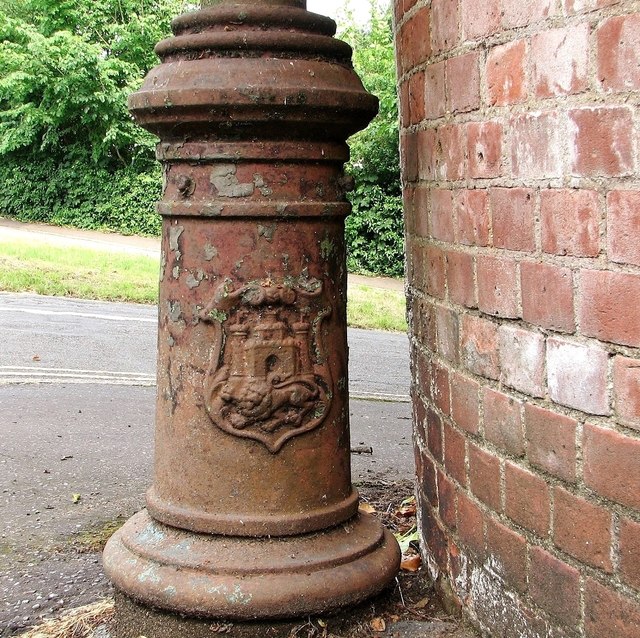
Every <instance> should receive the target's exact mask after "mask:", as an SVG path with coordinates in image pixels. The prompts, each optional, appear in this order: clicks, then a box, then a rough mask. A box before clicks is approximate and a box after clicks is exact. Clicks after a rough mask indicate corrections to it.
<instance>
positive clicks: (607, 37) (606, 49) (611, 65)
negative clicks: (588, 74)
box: [596, 13, 640, 91]
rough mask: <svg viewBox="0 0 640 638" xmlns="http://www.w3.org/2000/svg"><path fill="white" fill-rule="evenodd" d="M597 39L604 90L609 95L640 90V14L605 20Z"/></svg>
mask: <svg viewBox="0 0 640 638" xmlns="http://www.w3.org/2000/svg"><path fill="white" fill-rule="evenodd" d="M596 38H597V47H598V80H599V81H600V84H601V86H602V87H603V88H604V89H605V90H607V91H637V90H638V89H640V14H638V13H635V14H632V15H626V16H618V17H614V18H609V19H608V20H605V21H604V22H603V23H602V24H601V25H600V27H599V28H598V30H597V32H596Z"/></svg>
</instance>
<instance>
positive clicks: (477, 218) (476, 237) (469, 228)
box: [456, 189, 489, 246]
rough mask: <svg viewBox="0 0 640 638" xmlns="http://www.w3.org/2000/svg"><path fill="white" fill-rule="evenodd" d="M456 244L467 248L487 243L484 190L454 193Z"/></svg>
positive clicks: (486, 209) (487, 231)
mask: <svg viewBox="0 0 640 638" xmlns="http://www.w3.org/2000/svg"><path fill="white" fill-rule="evenodd" d="M456 221H457V237H458V242H459V243H461V244H465V245H467V246H486V245H487V244H488V243H489V198H488V195H487V191H485V190H466V189H464V190H460V191H458V192H457V193H456Z"/></svg>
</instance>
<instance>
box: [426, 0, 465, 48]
mask: <svg viewBox="0 0 640 638" xmlns="http://www.w3.org/2000/svg"><path fill="white" fill-rule="evenodd" d="M431 41H432V44H433V51H434V53H442V52H443V51H449V50H450V49H452V48H453V47H455V46H456V44H457V43H458V3H457V2H451V0H432V2H431Z"/></svg>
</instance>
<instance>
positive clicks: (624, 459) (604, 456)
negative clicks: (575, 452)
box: [583, 423, 640, 509]
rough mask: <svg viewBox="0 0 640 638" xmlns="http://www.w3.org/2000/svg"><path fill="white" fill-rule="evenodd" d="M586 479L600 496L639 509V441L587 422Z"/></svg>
mask: <svg viewBox="0 0 640 638" xmlns="http://www.w3.org/2000/svg"><path fill="white" fill-rule="evenodd" d="M583 456H584V482H585V483H586V484H587V486H588V487H590V488H592V489H593V490H595V491H596V492H598V494H600V495H601V496H604V497H605V498H608V499H611V500H612V501H616V502H618V503H622V504H623V505H627V506H629V507H635V508H636V509H640V440H638V439H633V438H631V437H629V436H625V435H623V434H619V433H618V432H614V431H613V430H607V429H605V428H601V427H598V426H597V425H592V424H589V423H587V424H585V426H584V443H583Z"/></svg>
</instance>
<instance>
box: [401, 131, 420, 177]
mask: <svg viewBox="0 0 640 638" xmlns="http://www.w3.org/2000/svg"><path fill="white" fill-rule="evenodd" d="M400 166H401V169H400V170H401V177H402V181H403V182H405V183H406V182H415V181H416V180H417V179H418V136H417V135H416V133H415V132H408V133H402V134H401V135H400Z"/></svg>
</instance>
